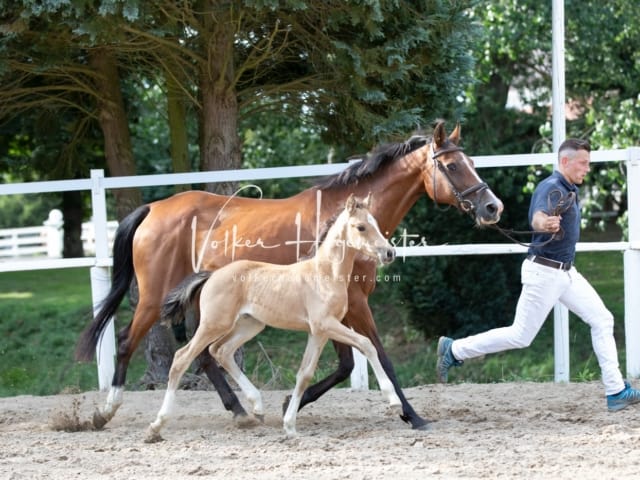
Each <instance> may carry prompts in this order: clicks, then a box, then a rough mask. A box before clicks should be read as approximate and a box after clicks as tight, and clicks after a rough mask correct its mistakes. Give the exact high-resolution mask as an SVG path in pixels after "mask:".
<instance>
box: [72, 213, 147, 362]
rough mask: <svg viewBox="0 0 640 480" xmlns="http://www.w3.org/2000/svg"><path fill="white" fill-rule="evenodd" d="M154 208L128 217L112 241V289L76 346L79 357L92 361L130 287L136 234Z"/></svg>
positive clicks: (119, 226)
mask: <svg viewBox="0 0 640 480" xmlns="http://www.w3.org/2000/svg"><path fill="white" fill-rule="evenodd" d="M150 211H151V209H150V208H149V206H148V205H143V206H142V207H139V208H137V209H136V210H135V211H133V212H131V213H130V214H129V215H127V216H126V217H125V219H124V220H122V222H120V225H118V230H116V236H115V239H114V242H113V274H112V276H111V290H109V293H108V295H107V297H106V298H105V299H104V300H103V302H102V304H101V305H100V311H99V312H98V314H97V315H96V316H95V318H94V319H93V322H91V324H90V325H89V326H88V327H87V328H85V329H84V331H83V332H82V335H81V336H80V340H78V345H77V346H76V359H77V360H85V361H89V360H91V359H93V357H94V355H95V352H96V345H97V344H98V341H99V340H100V336H101V335H102V331H103V330H104V329H105V327H106V326H107V324H108V323H109V319H110V318H111V317H112V316H113V315H115V313H116V310H117V309H118V306H119V305H120V303H121V302H122V299H123V298H124V296H125V295H126V293H127V291H128V290H129V286H130V285H131V280H133V276H134V273H135V272H134V270H133V236H134V234H135V233H136V229H137V228H138V227H139V226H140V224H141V223H142V221H143V220H144V219H145V218H146V217H147V215H149V212H150Z"/></svg>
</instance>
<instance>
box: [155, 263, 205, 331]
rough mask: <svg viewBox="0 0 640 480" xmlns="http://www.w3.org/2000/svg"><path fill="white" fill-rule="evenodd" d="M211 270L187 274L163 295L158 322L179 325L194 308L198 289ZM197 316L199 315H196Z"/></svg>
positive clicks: (198, 292) (200, 288)
mask: <svg viewBox="0 0 640 480" xmlns="http://www.w3.org/2000/svg"><path fill="white" fill-rule="evenodd" d="M212 273H213V272H211V271H206V270H205V271H202V272H197V273H194V274H192V275H189V276H188V277H187V278H185V279H184V280H182V282H180V283H179V284H178V285H177V286H176V287H174V288H173V289H172V290H171V291H170V292H169V293H168V294H167V296H166V297H165V300H164V303H163V304H162V311H161V313H160V322H161V323H164V324H165V325H166V324H170V325H179V324H181V323H182V322H183V321H184V320H185V319H186V318H187V315H188V313H189V312H190V311H192V310H194V309H195V308H194V307H195V303H196V301H197V299H198V298H199V296H200V290H202V287H203V285H204V283H205V282H206V281H207V280H208V279H209V277H210V276H211V274H212ZM197 316H199V315H197Z"/></svg>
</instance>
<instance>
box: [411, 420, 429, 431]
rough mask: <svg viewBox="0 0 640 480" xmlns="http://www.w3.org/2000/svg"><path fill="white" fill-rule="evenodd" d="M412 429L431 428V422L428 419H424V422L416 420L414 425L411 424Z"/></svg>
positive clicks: (424, 429) (423, 429)
mask: <svg viewBox="0 0 640 480" xmlns="http://www.w3.org/2000/svg"><path fill="white" fill-rule="evenodd" d="M411 429H412V430H422V431H427V430H431V422H430V421H428V420H422V422H415V423H414V424H413V425H411Z"/></svg>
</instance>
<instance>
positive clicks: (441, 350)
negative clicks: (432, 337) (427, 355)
mask: <svg viewBox="0 0 640 480" xmlns="http://www.w3.org/2000/svg"><path fill="white" fill-rule="evenodd" d="M452 343H453V339H452V338H449V337H440V340H438V361H437V363H436V375H437V376H438V380H439V381H440V383H447V380H448V378H449V369H450V368H451V367H457V366H459V365H462V363H463V362H462V361H461V360H456V358H455V357H454V356H453V353H452V352H451V344H452Z"/></svg>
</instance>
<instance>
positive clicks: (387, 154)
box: [316, 135, 431, 190]
mask: <svg viewBox="0 0 640 480" xmlns="http://www.w3.org/2000/svg"><path fill="white" fill-rule="evenodd" d="M429 141H431V139H430V138H429V137H425V136H422V135H415V136H413V137H411V138H409V139H408V140H407V141H405V142H402V143H387V144H383V145H379V146H378V147H376V148H375V149H374V150H373V151H372V152H370V153H368V154H366V155H365V156H362V157H351V158H350V160H357V159H360V161H359V162H356V163H354V164H353V165H349V166H348V167H347V168H346V169H344V170H343V171H342V172H340V173H336V174H335V175H331V176H329V177H326V178H324V179H322V180H320V181H318V183H316V186H317V187H318V188H319V189H321V190H325V189H328V188H332V187H337V186H346V185H351V184H354V183H358V181H360V180H363V179H365V178H367V177H370V176H371V175H373V174H374V173H376V172H377V171H378V170H380V169H381V168H382V167H384V166H385V165H388V164H389V163H391V162H393V161H394V160H396V159H398V158H401V157H404V156H405V155H407V154H409V153H411V152H413V151H414V150H417V149H418V148H420V147H422V146H424V145H425V144H426V143H427V142H429Z"/></svg>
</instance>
